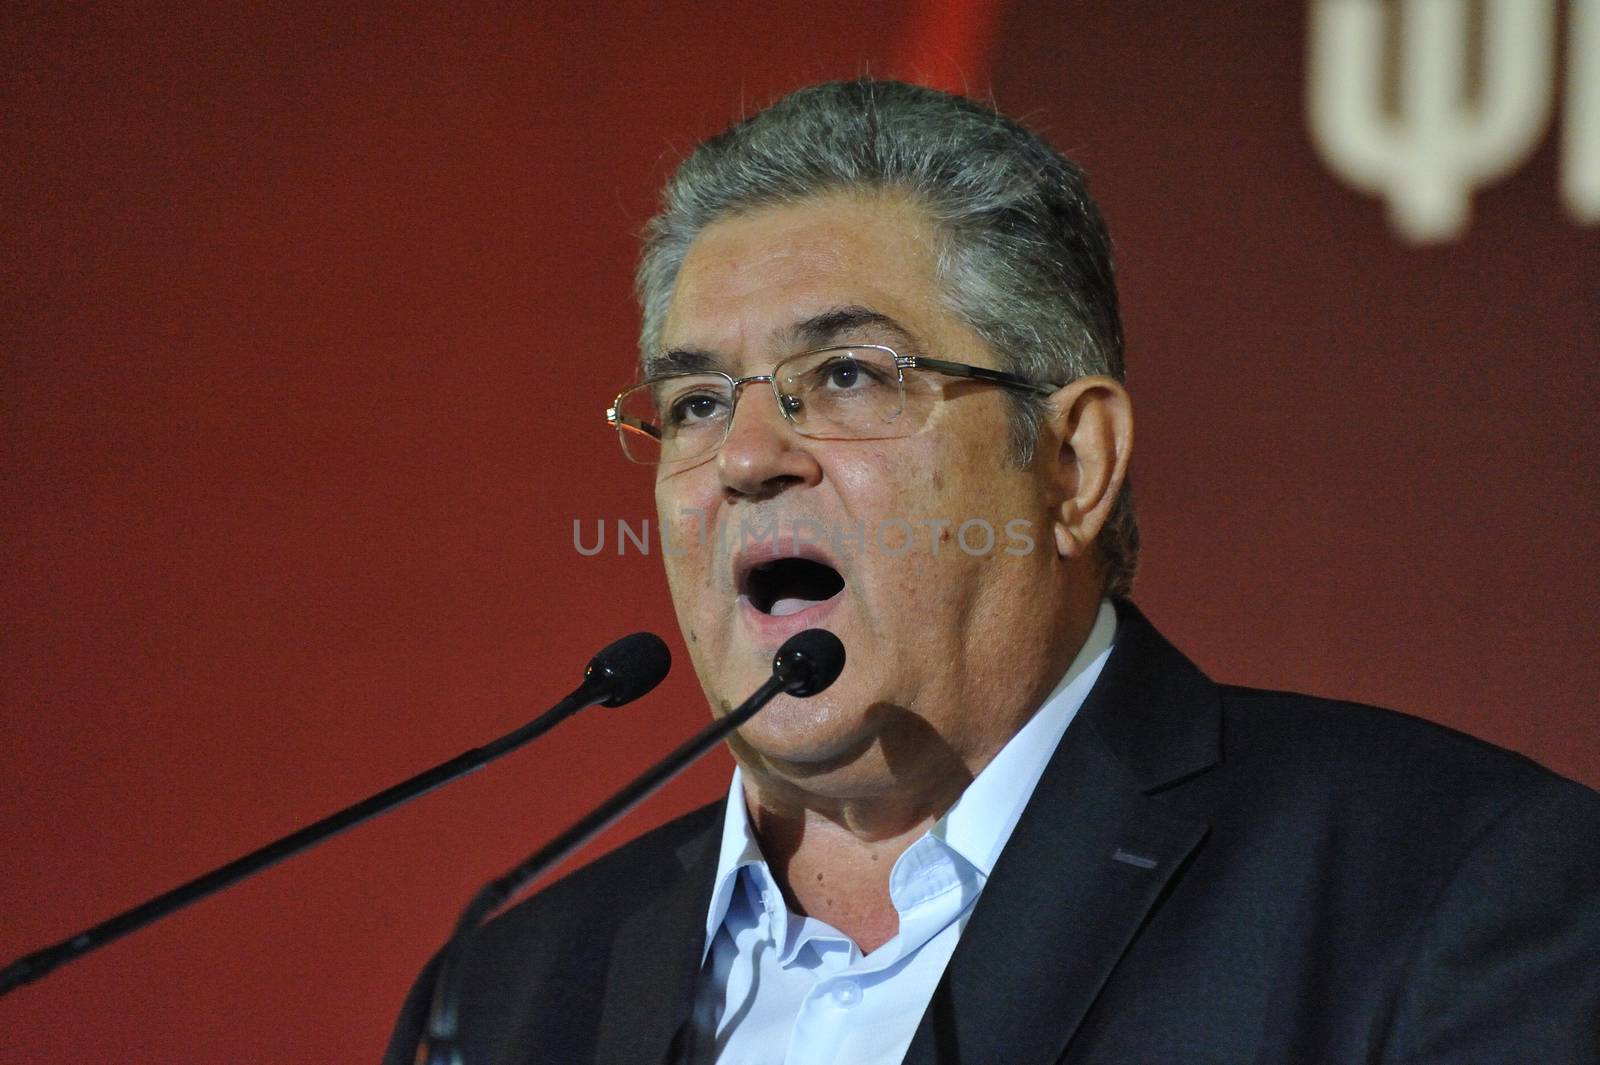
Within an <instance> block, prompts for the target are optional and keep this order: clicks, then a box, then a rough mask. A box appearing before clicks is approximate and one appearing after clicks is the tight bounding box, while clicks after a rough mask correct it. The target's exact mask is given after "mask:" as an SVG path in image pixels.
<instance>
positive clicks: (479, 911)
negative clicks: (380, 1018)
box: [416, 629, 844, 1065]
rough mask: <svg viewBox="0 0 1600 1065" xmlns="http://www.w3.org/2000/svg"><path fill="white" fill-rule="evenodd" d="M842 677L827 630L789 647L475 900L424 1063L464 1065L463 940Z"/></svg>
mask: <svg viewBox="0 0 1600 1065" xmlns="http://www.w3.org/2000/svg"><path fill="white" fill-rule="evenodd" d="M843 671H844V644H842V643H840V642H839V637H837V636H835V635H834V634H833V633H831V632H829V631H828V630H827V629H807V630H805V631H804V632H797V633H795V634H794V635H793V636H791V637H789V638H788V639H787V640H785V641H784V642H783V646H782V647H779V648H778V653H777V654H776V655H774V656H773V658H772V675H771V676H770V677H768V678H767V679H766V680H765V681H764V682H763V683H762V685H761V687H759V688H757V689H756V690H755V692H754V693H753V694H751V696H750V698H748V699H746V700H745V701H744V702H742V703H740V704H739V706H738V708H737V709H735V710H734V711H733V712H731V713H729V714H726V715H724V716H723V717H720V718H718V719H717V720H715V721H713V722H712V723H711V724H709V725H707V726H706V727H705V728H703V729H701V730H700V731H699V732H697V733H695V734H694V735H693V736H691V737H690V738H689V739H688V740H687V741H686V742H685V743H683V744H682V745H681V746H680V747H678V749H677V750H675V751H673V752H672V753H671V754H669V755H667V756H666V757H665V758H663V759H662V760H661V761H659V762H657V763H656V764H655V765H653V766H651V767H650V768H649V769H647V770H645V771H644V772H643V773H642V774H640V775H639V777H638V778H637V779H635V780H634V782H633V783H631V784H629V785H628V786H627V787H625V788H623V789H622V790H621V791H619V792H617V793H616V794H615V795H613V796H611V798H609V799H607V800H606V801H605V802H604V803H602V804H601V805H600V806H599V807H598V808H597V809H595V811H594V812H593V813H591V814H589V815H588V816H587V817H585V818H583V819H582V820H581V821H579V822H578V823H577V824H575V825H573V826H572V827H571V828H569V829H567V830H566V831H565V832H563V833H561V834H560V835H559V836H557V837H556V838H555V839H553V840H551V841H550V842H549V843H547V844H545V845H544V846H543V847H541V848H540V849H539V850H538V851H536V852H534V854H533V855H532V856H530V857H529V858H528V859H527V860H526V861H524V862H522V863H520V864H519V865H516V866H514V867H513V868H512V869H511V870H510V871H508V872H507V873H506V874H505V875H503V876H501V877H498V878H497V879H495V880H492V881H490V882H489V883H488V884H486V885H484V887H483V888H482V889H481V890H480V891H479V892H478V894H477V895H475V896H473V899H472V901H471V902H469V903H468V904H467V907H466V909H464V910H463V911H462V912H461V918H460V919H459V920H458V921H457V922H456V927H455V931H453V932H452V933H451V934H450V939H449V940H448V941H447V942H446V943H445V945H444V948H443V949H442V950H441V951H440V952H439V967H438V971H437V975H436V976H435V977H434V984H433V1001H432V1005H431V1006H430V1008H429V1010H428V1023H427V1025H426V1026H425V1027H424V1028H423V1032H422V1041H423V1042H422V1046H421V1047H419V1050H418V1053H417V1058H416V1060H417V1061H418V1063H419V1065H420V1063H425V1065H461V1050H460V1039H461V1031H460V1002H461V987H460V970H459V968H458V965H457V962H458V960H459V959H458V958H457V956H456V955H457V954H458V952H459V949H460V943H461V940H462V939H463V938H464V937H465V936H466V934H467V933H468V932H470V931H472V930H473V929H474V928H476V927H478V926H479V925H480V924H482V923H483V922H484V921H486V920H488V918H489V917H490V916H491V915H492V914H493V913H494V912H495V911H496V910H498V909H500V908H501V907H502V906H504V905H505V904H506V903H507V902H509V901H511V899H512V898H514V897H515V896H516V894H517V893H518V892H519V891H521V890H522V889H523V888H524V887H526V886H528V885H529V884H530V883H532V882H533V881H535V880H537V879H538V878H539V877H541V876H543V875H544V874H545V873H548V872H549V871H550V870H551V869H553V868H555V866H556V865H558V864H559V863H560V862H561V861H562V860H563V859H564V858H566V857H567V856H568V855H570V854H571V853H572V852H573V851H575V850H577V849H578V848H579V847H581V846H583V845H584V844H585V843H587V842H589V841H590V840H591V839H593V838H594V837H595V836H597V835H599V834H600V833H601V832H603V831H604V830H605V829H606V828H607V827H608V826H609V825H610V824H611V823H612V822H613V821H616V820H617V819H618V818H619V817H621V816H622V815H623V814H625V813H627V812H628V811H629V810H631V809H633V808H634V807H635V806H637V805H638V804H639V803H641V802H643V801H644V800H645V799H647V798H649V797H650V796H651V795H653V794H655V792H656V791H658V790H660V788H661V787H662V786H663V785H665V784H666V783H667V781H669V780H671V779H672V778H673V777H675V776H677V775H678V774H679V773H681V772H683V771H684V770H685V769H687V768H688V767H689V765H690V764H691V763H693V762H695V761H696V760H698V759H699V758H700V757H701V756H702V755H704V754H705V753H706V752H707V751H709V750H711V748H713V747H715V746H716V745H717V744H718V743H721V742H722V741H723V740H724V739H725V738H726V737H727V736H728V734H729V733H731V732H733V731H734V730H735V729H737V728H738V727H739V726H740V725H743V724H744V723H745V722H746V721H749V720H750V719H751V718H752V717H755V716H756V714H757V713H758V712H759V711H760V710H761V709H762V708H763V707H765V706H766V705H767V704H768V703H770V702H771V701H772V700H773V699H774V698H775V697H776V696H777V695H779V694H780V693H786V694H789V695H793V696H795V697H796V698H800V699H805V698H809V697H810V696H813V695H816V694H817V693H818V692H820V691H822V690H823V689H825V688H827V687H828V685H830V684H832V683H833V682H834V681H835V680H838V679H839V674H840V673H841V672H843Z"/></svg>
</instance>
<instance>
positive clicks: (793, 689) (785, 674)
mask: <svg viewBox="0 0 1600 1065" xmlns="http://www.w3.org/2000/svg"><path fill="white" fill-rule="evenodd" d="M843 671H844V644H842V643H840V642H839V637H837V636H835V635H834V634H833V633H831V632H829V631H828V630H827V629H807V630H806V631H804V632H797V633H795V634H794V635H793V636H791V637H789V638H788V639H787V640H785V641H783V646H782V647H780V648H778V653H777V654H776V655H774V656H773V658H772V674H773V676H775V677H777V678H778V679H779V680H780V681H782V682H783V690H784V691H786V692H788V693H789V694H790V695H797V696H799V697H800V698H802V699H804V698H805V697H807V696H809V695H815V694H817V693H818V692H819V691H821V690H822V689H824V688H826V687H827V686H828V685H830V684H832V683H833V682H834V681H836V680H838V679H839V674H840V673H841V672H843Z"/></svg>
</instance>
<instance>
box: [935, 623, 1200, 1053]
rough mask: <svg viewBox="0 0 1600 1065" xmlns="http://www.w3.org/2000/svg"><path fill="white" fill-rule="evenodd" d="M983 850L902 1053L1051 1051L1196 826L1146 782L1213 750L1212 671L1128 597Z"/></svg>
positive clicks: (1194, 769) (1188, 845) (1176, 772)
mask: <svg viewBox="0 0 1600 1065" xmlns="http://www.w3.org/2000/svg"><path fill="white" fill-rule="evenodd" d="M1119 613H1120V619H1119V621H1120V624H1119V629H1118V634H1117V642H1116V646H1115V649H1114V650H1113V651H1112V654H1111V658H1110V659H1109V660H1108V661H1107V662H1106V666H1105V669H1104V670H1103V671H1102V673H1101V676H1100V679H1099V681H1098V682H1097V683H1096V685H1095V688H1094V690H1093V691H1092V692H1091V693H1090V695H1089V698H1088V699H1087V700H1086V701H1085V703H1084V706H1083V708H1082V710H1081V711H1080V712H1079V714H1078V717H1077V719H1076V720H1074V721H1073V723H1072V725H1071V727H1070V728H1068V730H1067V733H1066V735H1065V736H1064V737H1063V738H1062V741H1061V744H1060V746H1059V747H1058V748H1057V750H1056V753H1055V755H1054V756H1053V757H1052V758H1051V761H1050V764H1049V766H1048V767H1047V768H1046V770H1045V773H1044V775H1043V776H1042V777H1041V778H1040V780H1039V785H1038V787H1037V788H1036V789H1035V791H1034V794H1033V797H1032V798H1031V799H1030V800H1029V803H1028V807H1027V809H1026V810H1025V811H1024V813H1023V816H1022V819H1021V820H1020V821H1019V822H1018V824H1017V828H1016V830H1015V832H1014V833H1013V834H1012V837H1011V840H1010V841H1009V842H1008V843H1007V845H1006V848H1005V850H1004V851H1003V852H1002V853H1001V856H1000V858H999V860H998V862H996V864H995V869H994V874H993V875H992V876H991V877H990V880H989V883H988V884H987V885H986V886H985V888H984V891H983V895H982V897H981V898H980V899H979V900H978V904H977V907H976V908H975V910H974V911H973V915H972V918H971V921H970V922H969V924H968V925H967V928H966V929H965V931H964V932H963V933H962V936H961V943H960V945H959V946H958V947H957V948H956V951H955V954H954V955H953V956H952V957H951V959H950V964H949V967H948V968H947V969H946V971H945V974H944V978H943V979H942V980H941V981H940V983H939V986H938V988H937V989H936V991H935V992H934V996H933V999H932V1001H931V1002H930V1003H929V1006H928V1010H927V1012H926V1013H925V1014H924V1015H923V1018H922V1022H921V1024H920V1026H919V1027H918V1029H917V1033H916V1036H915V1038H914V1039H913V1040H912V1043H911V1047H910V1049H909V1051H908V1052H907V1055H906V1058H905V1061H906V1062H907V1065H938V1063H946V1065H950V1063H956V1062H987V1061H1004V1062H1007V1063H1008V1065H1040V1063H1046V1062H1054V1061H1057V1060H1058V1059H1059V1058H1060V1057H1061V1055H1062V1054H1063V1052H1064V1051H1065V1049H1066V1047H1067V1044H1068V1043H1069V1041H1070V1040H1071V1039H1072V1036H1073V1034H1074V1033H1075V1032H1076V1031H1077V1029H1078V1026H1079V1024H1080V1023H1081V1022H1082V1020H1083V1017H1084V1015H1085V1014H1086V1013H1087V1012H1088V1010H1089V1007H1090V1006H1091V1005H1092V1004H1093V1002H1094V1000H1095V998H1096V996H1097V995H1098V994H1099V992H1100V989H1101V987H1102V986H1103V985H1104V983H1105V981H1106V979H1107V978H1108V977H1109V976H1110V974H1111V971H1112V970H1113V969H1114V968H1115V966H1116V964H1117V962H1118V960H1119V959H1120V958H1121V957H1122V954H1123V952H1124V951H1125V950H1126V949H1127V947H1128V944H1129V943H1130V942H1132V940H1133V938H1134V936H1135V934H1136V933H1137V932H1138V930H1139V928H1140V926H1141V925H1142V924H1143V923H1144V921H1145V920H1146V918H1147V917H1148V915H1149V914H1150V912H1151V910H1152V908H1153V907H1154V906H1155V905H1156V903H1157V901H1158V899H1159V898H1160V896H1161V893H1162V891H1163V889H1164V888H1165V887H1166V885H1167V884H1168V883H1169V882H1170V881H1171V880H1172V878H1173V877H1174V875H1175V874H1177V873H1178V871H1179V869H1180V867H1181V866H1182V865H1183V863H1184V861H1185V860H1186V859H1187V858H1188V856H1189V855H1190V853H1192V852H1193V850H1194V849H1195V847H1196V846H1198V845H1199V843H1200V841H1201V839H1202V838H1203V837H1204V835H1205V832H1206V825H1205V824H1204V823H1203V822H1199V821H1196V820H1194V819H1192V818H1189V817H1185V816H1183V815H1181V814H1178V813H1176V812H1174V811H1173V810H1171V809H1169V808H1168V807H1167V806H1166V805H1165V804H1163V803H1162V802H1161V801H1160V800H1159V799H1157V798H1155V797H1154V795H1155V793H1157V792H1159V791H1161V790H1163V789H1165V788H1167V787H1170V786H1172V785H1173V784H1175V783H1177V782H1179V781H1181V780H1183V779H1186V778H1188V777H1191V776H1193V775H1194V774H1196V773H1199V772H1202V771H1204V770H1205V769H1206V768H1207V767H1209V766H1211V765H1214V764H1215V763H1216V762H1217V761H1218V759H1219V727H1220V703H1219V700H1218V695H1217V691H1216V688H1215V686H1214V685H1213V684H1212V683H1211V682H1210V681H1209V680H1208V679H1206V677H1205V676H1204V675H1203V674H1201V673H1200V671H1199V670H1198V669H1196V668H1195V667H1194V666H1193V665H1192V664H1191V663H1189V662H1188V660H1187V659H1185V658H1184V657H1183V656H1182V655H1181V654H1179V653H1178V652H1177V651H1176V650H1175V649H1174V648H1172V646H1171V645H1170V644H1168V643H1167V642H1166V641H1165V640H1163V639H1162V638H1161V636H1160V635H1159V634H1157V633H1156V631H1155V630H1154V629H1153V628H1152V627H1151V626H1150V624H1149V623H1148V622H1146V621H1145V620H1144V618H1143V616H1141V615H1140V614H1139V613H1138V611H1136V610H1134V609H1133V607H1132V606H1130V605H1128V604H1119Z"/></svg>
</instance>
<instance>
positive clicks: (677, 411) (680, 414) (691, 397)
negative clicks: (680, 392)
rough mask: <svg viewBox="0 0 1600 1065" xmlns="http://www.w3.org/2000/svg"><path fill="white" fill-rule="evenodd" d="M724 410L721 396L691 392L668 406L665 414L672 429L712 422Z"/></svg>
mask: <svg viewBox="0 0 1600 1065" xmlns="http://www.w3.org/2000/svg"><path fill="white" fill-rule="evenodd" d="M722 410H723V401H722V397H721V396H717V395H713V394H712V393H709V392H691V393H690V394H688V395H686V396H679V397H678V398H677V399H674V400H673V401H672V402H671V403H669V404H667V406H666V410H665V411H664V414H665V418H666V424H667V426H668V427H669V428H670V427H678V426H692V425H697V424H700V423H702V422H708V421H711V420H713V419H715V418H717V417H718V416H719V415H721V413H722Z"/></svg>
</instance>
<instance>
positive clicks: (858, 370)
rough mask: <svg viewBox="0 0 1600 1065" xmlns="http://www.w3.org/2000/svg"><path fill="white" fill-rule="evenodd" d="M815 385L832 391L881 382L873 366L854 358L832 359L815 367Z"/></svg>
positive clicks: (869, 385) (848, 389) (846, 390)
mask: <svg viewBox="0 0 1600 1065" xmlns="http://www.w3.org/2000/svg"><path fill="white" fill-rule="evenodd" d="M816 381H817V384H816V387H819V388H826V389H829V390H831V391H834V392H851V391H860V390H861V389H864V388H871V387H872V386H874V385H879V384H882V383H883V380H882V375H881V374H879V373H878V372H877V371H876V370H875V369H874V368H873V367H871V366H868V365H865V364H863V363H862V362H860V361H859V360H856V359H833V360H830V361H828V362H825V363H823V364H822V365H821V366H819V367H817V371H816Z"/></svg>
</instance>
